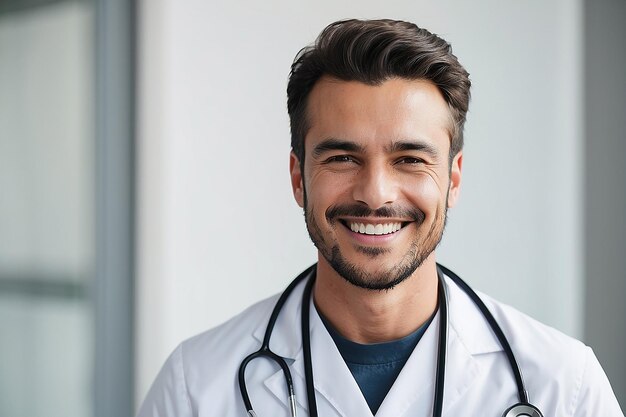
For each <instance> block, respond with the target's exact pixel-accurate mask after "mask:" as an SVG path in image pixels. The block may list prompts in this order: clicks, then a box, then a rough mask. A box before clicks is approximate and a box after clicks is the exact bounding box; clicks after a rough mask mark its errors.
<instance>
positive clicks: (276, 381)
mask: <svg viewBox="0 0 626 417" xmlns="http://www.w3.org/2000/svg"><path fill="white" fill-rule="evenodd" d="M446 285H447V288H448V297H449V317H450V327H449V329H448V355H447V366H446V370H447V372H446V380H445V392H444V401H445V403H444V415H445V410H446V409H448V407H450V406H451V405H453V404H454V403H455V402H456V401H457V400H458V399H459V398H461V396H462V395H463V394H464V393H465V392H466V391H467V389H468V388H469V387H470V386H471V384H472V381H473V380H474V379H475V377H476V375H477V374H478V373H480V372H481V369H480V366H479V363H478V362H477V361H476V360H475V359H474V358H473V356H474V355H478V354H483V353H490V352H497V351H500V350H502V348H501V346H500V345H499V343H498V341H497V339H496V338H495V336H494V335H493V333H492V332H491V330H490V328H489V325H488V324H487V323H486V321H485V319H484V318H483V316H482V314H481V313H480V311H479V310H478V309H477V308H476V307H475V306H474V304H473V302H472V301H471V300H470V299H469V297H467V296H466V295H465V294H464V293H463V292H462V290H461V289H459V288H458V287H457V286H456V285H455V284H454V283H452V282H451V281H450V280H449V279H447V278H446ZM303 288H304V284H300V285H299V286H298V287H297V288H296V289H295V290H294V292H293V294H292V295H291V296H290V297H289V299H288V300H287V302H286V304H285V307H284V310H283V312H281V314H280V316H279V318H278V320H277V322H276V327H275V331H274V332H273V334H272V339H271V342H270V347H271V348H272V350H273V351H275V352H276V353H277V354H278V355H280V356H283V357H285V358H286V359H288V362H291V365H290V368H291V371H292V376H293V378H294V385H295V390H296V398H297V401H298V403H299V405H300V406H301V407H302V408H304V409H308V407H307V396H306V389H305V388H306V384H305V380H304V358H303V353H302V338H301V331H300V328H301V326H300V315H301V313H300V311H301V308H300V303H301V298H302V291H303ZM309 308H310V312H311V329H310V331H311V355H312V362H313V376H314V379H315V389H316V391H317V393H316V394H317V399H318V406H320V402H321V401H327V403H329V405H331V406H332V408H334V410H335V411H336V412H337V414H338V415H342V416H346V417H350V416H355V415H358V416H372V414H371V411H370V409H369V407H368V405H367V402H366V401H365V399H364V398H363V394H362V393H361V390H360V389H359V387H358V385H357V383H356V381H355V380H354V377H353V376H352V374H351V373H350V370H349V369H348V367H347V365H346V363H345V361H344V360H343V358H342V357H341V354H340V353H339V351H338V350H337V347H336V345H335V343H334V342H333V340H332V337H331V336H330V335H329V333H328V331H327V330H326V327H325V326H324V324H323V323H322V321H321V319H320V317H319V315H318V313H317V310H316V309H315V308H314V306H313V303H312V301H309ZM264 323H265V322H264ZM439 324H440V321H439V313H437V314H436V315H435V317H434V318H433V321H432V322H431V324H430V326H429V327H428V329H427V330H426V332H425V333H424V335H423V336H422V339H421V340H420V342H419V343H418V345H417V346H416V348H415V350H414V352H413V353H412V354H411V356H410V358H409V360H408V361H407V363H406V364H405V366H404V367H403V369H402V371H401V372H400V374H399V375H398V378H397V379H396V382H395V383H394V384H393V386H392V387H391V390H390V391H389V393H388V394H387V396H386V398H385V400H384V401H383V403H382V404H381V406H380V408H379V410H378V412H377V414H376V417H399V416H402V415H404V414H405V413H408V412H409V411H410V414H411V415H413V414H415V415H430V413H431V412H432V404H433V402H432V400H433V395H434V379H435V367H436V357H437V341H438V334H439ZM264 332H265V324H263V325H261V326H259V327H258V328H257V329H256V330H255V332H254V336H255V338H257V339H258V341H259V342H260V341H261V340H262V339H263V334H264ZM453 370H454V371H453ZM457 370H461V371H457ZM264 384H265V386H266V387H267V388H268V389H269V390H270V391H271V392H272V393H273V394H274V396H275V397H276V398H277V399H278V400H280V401H281V402H282V403H284V404H285V405H287V397H286V395H285V385H284V384H285V381H284V376H283V373H282V371H277V372H276V373H275V374H273V375H272V376H270V377H269V378H267V379H266V380H265V381H264ZM319 408H320V410H321V409H322V407H321V406H320V407H319ZM407 415H408V414H407Z"/></svg>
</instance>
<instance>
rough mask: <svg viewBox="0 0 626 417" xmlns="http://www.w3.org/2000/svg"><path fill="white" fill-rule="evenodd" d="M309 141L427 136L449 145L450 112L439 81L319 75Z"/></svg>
mask: <svg viewBox="0 0 626 417" xmlns="http://www.w3.org/2000/svg"><path fill="white" fill-rule="evenodd" d="M307 117H308V122H309V130H308V132H307V135H306V140H305V146H306V148H307V149H311V146H312V145H313V144H314V143H315V142H318V141H320V140H325V139H328V138H337V139H343V140H354V141H359V142H361V143H362V144H363V145H364V146H369V145H386V144H388V143H389V142H393V141H397V140H414V139H415V140H417V139H419V140H428V141H431V142H433V144H438V145H439V146H440V147H445V148H446V149H449V146H450V137H451V134H450V132H451V126H452V124H451V123H452V118H451V114H450V110H449V107H448V104H447V103H446V101H445V99H444V98H443V95H442V94H441V92H440V91H439V89H438V88H437V86H436V85H434V84H433V83H432V82H430V81H427V80H407V79H401V78H392V79H389V80H387V81H384V82H383V83H382V84H379V85H368V84H364V83H361V82H358V81H341V80H337V79H334V78H330V77H323V78H321V79H320V80H319V81H318V82H317V83H316V85H315V86H314V87H313V89H312V91H311V93H310V95H309V100H308V106H307Z"/></svg>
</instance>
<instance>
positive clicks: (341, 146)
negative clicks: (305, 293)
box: [313, 138, 365, 157]
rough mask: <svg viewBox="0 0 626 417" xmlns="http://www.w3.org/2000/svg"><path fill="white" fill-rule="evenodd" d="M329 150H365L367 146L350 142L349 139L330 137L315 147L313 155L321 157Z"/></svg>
mask: <svg viewBox="0 0 626 417" xmlns="http://www.w3.org/2000/svg"><path fill="white" fill-rule="evenodd" d="M328 151H347V152H361V153H362V152H364V151H365V148H364V147H363V146H361V145H359V144H357V143H354V142H350V141H348V140H342V139H336V138H329V139H326V140H324V141H322V142H320V143H319V144H317V146H315V148H313V156H315V157H319V156H320V155H322V154H323V153H325V152H328Z"/></svg>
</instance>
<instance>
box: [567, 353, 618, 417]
mask: <svg viewBox="0 0 626 417" xmlns="http://www.w3.org/2000/svg"><path fill="white" fill-rule="evenodd" d="M572 416H573V417H599V416H602V417H624V413H623V412H622V410H621V409H620V406H619V404H618V402H617V398H616V397H615V394H614V393H613V389H612V388H611V384H610V383H609V380H608V378H607V377H606V374H605V373H604V370H603V369H602V366H601V365H600V363H599V362H598V359H597V358H596V356H595V355H594V353H593V351H592V350H591V348H589V347H587V348H586V355H585V370H584V372H583V375H582V379H581V383H580V390H579V391H578V395H577V398H575V399H574V412H573V414H572Z"/></svg>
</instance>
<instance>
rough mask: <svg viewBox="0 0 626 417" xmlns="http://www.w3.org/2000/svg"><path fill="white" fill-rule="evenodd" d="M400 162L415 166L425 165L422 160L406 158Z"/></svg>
mask: <svg viewBox="0 0 626 417" xmlns="http://www.w3.org/2000/svg"><path fill="white" fill-rule="evenodd" d="M398 162H399V163H401V164H409V165H415V164H423V163H424V160H423V159H420V158H414V157H406V158H402V159H400V161H398Z"/></svg>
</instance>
